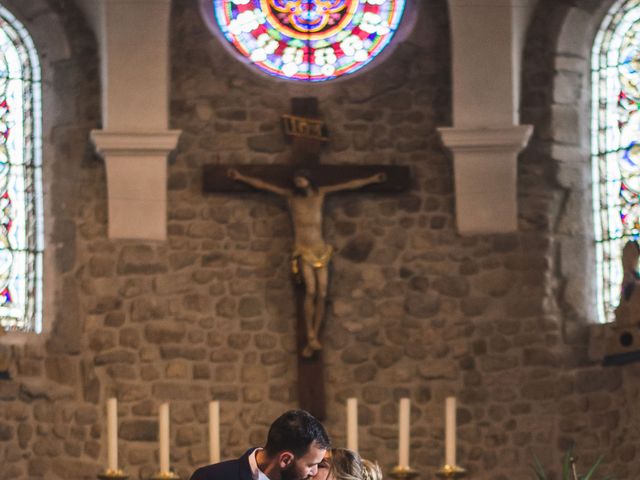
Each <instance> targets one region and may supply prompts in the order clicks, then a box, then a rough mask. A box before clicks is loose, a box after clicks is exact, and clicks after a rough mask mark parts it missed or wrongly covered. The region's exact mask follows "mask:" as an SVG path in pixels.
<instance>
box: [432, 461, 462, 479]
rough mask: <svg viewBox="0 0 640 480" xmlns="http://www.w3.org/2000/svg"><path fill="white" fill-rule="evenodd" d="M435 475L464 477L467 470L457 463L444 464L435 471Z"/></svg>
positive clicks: (440, 476)
mask: <svg viewBox="0 0 640 480" xmlns="http://www.w3.org/2000/svg"><path fill="white" fill-rule="evenodd" d="M436 476H438V477H439V478H464V477H466V476H467V471H466V470H465V469H464V468H462V467H459V466H457V465H447V464H445V465H444V466H443V467H442V468H441V469H440V470H438V471H437V472H436Z"/></svg>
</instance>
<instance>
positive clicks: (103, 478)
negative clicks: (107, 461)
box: [98, 469, 129, 480]
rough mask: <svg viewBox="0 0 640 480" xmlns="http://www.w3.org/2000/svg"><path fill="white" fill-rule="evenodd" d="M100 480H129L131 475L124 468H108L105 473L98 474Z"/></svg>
mask: <svg viewBox="0 0 640 480" xmlns="http://www.w3.org/2000/svg"><path fill="white" fill-rule="evenodd" d="M98 478H99V479H100V480H128V478H129V475H127V474H126V473H124V472H123V471H122V470H111V469H107V470H105V471H104V472H103V473H100V474H98Z"/></svg>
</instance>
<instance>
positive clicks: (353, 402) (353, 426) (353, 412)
mask: <svg viewBox="0 0 640 480" xmlns="http://www.w3.org/2000/svg"><path fill="white" fill-rule="evenodd" d="M347 448H348V449H349V450H352V451H354V452H357V451H358V399H357V398H347Z"/></svg>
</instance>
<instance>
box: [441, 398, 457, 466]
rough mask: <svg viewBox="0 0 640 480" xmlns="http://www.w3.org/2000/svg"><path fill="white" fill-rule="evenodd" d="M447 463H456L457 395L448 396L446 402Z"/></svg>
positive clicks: (445, 437) (445, 436) (452, 464)
mask: <svg viewBox="0 0 640 480" xmlns="http://www.w3.org/2000/svg"><path fill="white" fill-rule="evenodd" d="M444 415H445V435H444V439H445V443H444V444H445V457H444V458H445V463H446V464H447V465H451V466H455V464H456V397H447V400H446V403H445V414H444Z"/></svg>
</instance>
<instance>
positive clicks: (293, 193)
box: [227, 168, 387, 358]
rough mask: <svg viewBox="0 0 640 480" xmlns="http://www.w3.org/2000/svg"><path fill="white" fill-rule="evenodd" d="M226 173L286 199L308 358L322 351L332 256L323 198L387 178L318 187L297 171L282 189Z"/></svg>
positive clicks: (254, 179)
mask: <svg viewBox="0 0 640 480" xmlns="http://www.w3.org/2000/svg"><path fill="white" fill-rule="evenodd" d="M227 174H228V176H229V178H232V179H233V180H236V181H238V182H243V183H246V184H247V185H251V186H252V187H254V188H257V189H259V190H266V191H268V192H271V193H275V194H276V195H279V196H281V197H284V198H286V199H287V203H288V204H289V212H290V213H291V220H292V221H293V230H294V237H295V238H294V246H293V252H292V254H291V269H292V271H293V273H294V275H296V276H297V277H300V278H301V279H302V281H303V283H304V286H305V299H304V320H305V327H306V330H307V332H306V333H307V346H306V347H305V348H304V350H303V353H302V355H303V356H304V357H307V358H308V357H311V356H312V355H313V353H314V351H316V350H321V349H322V345H321V344H320V340H319V336H320V327H321V326H322V320H323V318H324V311H325V306H326V301H327V289H328V283H329V262H330V261H331V257H332V256H333V247H332V246H331V245H328V244H327V243H326V242H325V241H324V237H323V235H322V208H323V205H324V198H325V196H326V195H327V194H329V193H334V192H339V191H341V190H355V189H357V188H361V187H364V186H366V185H370V184H372V183H382V182H384V181H385V180H386V178H387V177H386V175H385V174H384V173H378V174H375V175H371V176H369V177H365V178H356V179H354V180H349V181H346V182H342V183H338V184H335V185H324V186H320V187H317V186H315V185H314V184H313V183H312V181H311V179H310V178H309V174H308V173H305V172H298V173H296V174H295V175H294V177H293V187H292V188H283V187H281V186H279V185H274V184H273V183H269V182H265V181H264V180H262V179H260V178H256V177H250V176H248V175H243V174H242V173H240V172H239V171H238V170H236V169H233V168H232V169H230V170H229V171H228V172H227Z"/></svg>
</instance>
